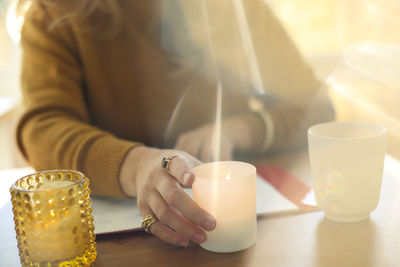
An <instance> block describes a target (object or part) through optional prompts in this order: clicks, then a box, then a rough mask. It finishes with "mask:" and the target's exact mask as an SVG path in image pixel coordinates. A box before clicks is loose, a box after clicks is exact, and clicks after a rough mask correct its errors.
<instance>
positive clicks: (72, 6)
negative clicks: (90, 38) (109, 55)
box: [17, 0, 122, 39]
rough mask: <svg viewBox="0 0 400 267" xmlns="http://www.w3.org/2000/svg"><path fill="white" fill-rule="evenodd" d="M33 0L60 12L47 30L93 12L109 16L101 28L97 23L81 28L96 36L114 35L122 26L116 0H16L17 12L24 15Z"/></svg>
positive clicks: (87, 16)
mask: <svg viewBox="0 0 400 267" xmlns="http://www.w3.org/2000/svg"><path fill="white" fill-rule="evenodd" d="M33 1H37V2H39V3H40V4H42V5H45V6H46V7H49V8H52V9H54V10H56V11H57V13H58V14H60V15H59V17H58V18H57V19H55V20H54V21H53V22H52V23H51V24H50V26H49V30H52V29H54V28H55V27H56V26H57V25H60V24H62V23H65V22H67V21H68V20H70V19H78V20H79V19H85V18H90V16H91V15H92V14H93V13H95V12H101V13H102V14H105V15H107V17H109V20H107V25H101V26H102V27H101V28H100V27H96V26H97V25H91V28H90V29H87V28H85V29H81V30H90V31H93V32H95V33H96V35H97V36H98V37H100V38H102V39H103V38H108V37H112V36H114V35H116V34H117V33H118V32H119V30H120V28H121V26H122V14H121V8H120V5H119V1H118V0H18V5H17V13H18V14H19V15H24V14H25V12H26V10H27V8H26V7H27V6H30V4H31V3H32V2H33ZM104 26H105V27H104Z"/></svg>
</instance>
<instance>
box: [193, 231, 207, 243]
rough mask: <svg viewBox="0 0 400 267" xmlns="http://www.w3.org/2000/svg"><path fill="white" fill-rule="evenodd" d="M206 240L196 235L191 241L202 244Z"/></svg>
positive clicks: (204, 237)
mask: <svg viewBox="0 0 400 267" xmlns="http://www.w3.org/2000/svg"><path fill="white" fill-rule="evenodd" d="M205 239H206V236H205V235H204V234H200V233H197V234H195V235H194V236H193V241H194V242H196V243H202V242H204V240H205Z"/></svg>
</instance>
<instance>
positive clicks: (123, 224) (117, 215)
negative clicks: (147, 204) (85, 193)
mask: <svg viewBox="0 0 400 267" xmlns="http://www.w3.org/2000/svg"><path fill="white" fill-rule="evenodd" d="M185 191H186V193H187V194H189V195H190V196H192V190H191V189H187V188H186V189H185ZM92 201H93V202H92V207H93V216H94V225H95V233H96V234H105V233H114V232H122V231H128V230H139V229H141V222H142V215H141V214H140V212H139V210H138V208H137V205H136V200H133V199H132V200H131V199H116V198H106V197H97V196H92ZM297 209H298V207H297V206H296V205H295V204H293V203H292V202H290V201H289V200H287V199H286V198H285V197H284V196H282V195H281V193H280V192H279V191H277V190H276V189H275V188H274V187H272V186H271V185H270V184H269V183H268V182H266V181H264V180H263V179H262V178H261V177H260V176H257V214H265V213H273V212H280V211H290V210H297Z"/></svg>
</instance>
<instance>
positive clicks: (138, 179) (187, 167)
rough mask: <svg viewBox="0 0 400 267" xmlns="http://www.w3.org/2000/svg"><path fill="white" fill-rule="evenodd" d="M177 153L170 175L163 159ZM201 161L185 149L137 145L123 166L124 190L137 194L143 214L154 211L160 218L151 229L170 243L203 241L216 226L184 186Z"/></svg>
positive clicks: (188, 182)
mask: <svg viewBox="0 0 400 267" xmlns="http://www.w3.org/2000/svg"><path fill="white" fill-rule="evenodd" d="M174 155H178V157H176V158H174V159H173V160H172V161H171V163H170V167H169V171H170V174H171V175H168V174H167V173H166V172H165V170H164V169H162V167H161V162H162V159H163V158H164V157H170V156H174ZM199 163H200V161H198V160H197V159H195V158H194V157H192V156H190V155H189V154H187V153H185V152H182V151H178V150H160V149H153V148H148V147H136V148H134V149H132V150H131V151H130V152H129V153H128V155H127V157H126V159H125V160H124V162H123V165H122V167H121V174H120V183H121V186H122V188H123V191H124V193H125V194H127V195H128V196H131V197H135V196H136V197H137V204H138V208H139V210H140V212H141V214H142V215H143V217H145V216H146V215H149V214H152V215H154V216H155V217H156V218H157V219H158V220H157V221H156V222H155V223H153V224H152V225H151V226H150V231H151V233H152V234H154V235H155V236H157V237H159V238H160V239H162V240H164V241H166V242H168V243H171V244H174V245H178V246H183V247H187V246H188V244H189V240H192V241H194V242H196V243H202V242H204V240H205V239H206V235H205V232H204V230H208V231H209V230H212V229H214V228H215V225H216V222H215V219H214V218H213V217H212V216H211V215H210V214H208V213H207V212H206V211H205V210H203V209H202V208H200V207H199V206H198V205H197V204H196V203H195V202H194V201H193V200H192V199H191V198H190V197H189V196H188V195H187V194H186V193H185V192H184V191H183V189H182V186H185V187H189V186H191V185H192V183H193V182H194V179H195V176H194V173H193V172H192V169H193V167H195V166H196V165H198V164H199ZM203 229H204V230H203Z"/></svg>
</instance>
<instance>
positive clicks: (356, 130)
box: [308, 122, 386, 222]
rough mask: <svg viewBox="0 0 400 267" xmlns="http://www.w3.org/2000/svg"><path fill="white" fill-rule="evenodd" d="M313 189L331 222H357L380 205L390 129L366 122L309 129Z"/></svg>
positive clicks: (338, 123)
mask: <svg viewBox="0 0 400 267" xmlns="http://www.w3.org/2000/svg"><path fill="white" fill-rule="evenodd" d="M308 149H309V156H310V163H311V173H312V180H313V189H314V192H315V197H316V200H317V205H318V207H319V208H320V209H321V210H323V211H324V213H325V216H326V217H327V218H328V219H331V220H334V221H339V222H357V221H362V220H365V219H367V218H368V217H369V214H370V212H371V211H373V210H374V209H375V208H376V207H377V205H378V201H379V194H380V188H381V182H382V174H383V166H384V158H385V151H386V129H385V128H384V127H382V126H380V125H377V124H373V123H366V122H329V123H322V124H318V125H315V126H312V127H311V128H309V129H308Z"/></svg>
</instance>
